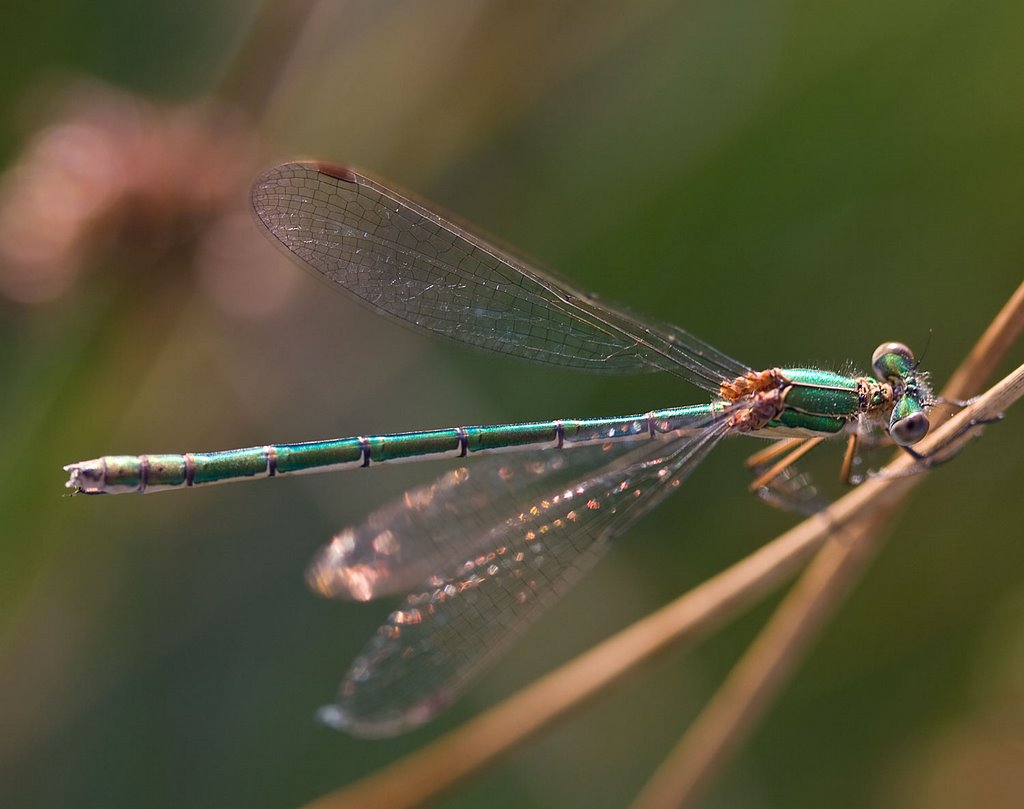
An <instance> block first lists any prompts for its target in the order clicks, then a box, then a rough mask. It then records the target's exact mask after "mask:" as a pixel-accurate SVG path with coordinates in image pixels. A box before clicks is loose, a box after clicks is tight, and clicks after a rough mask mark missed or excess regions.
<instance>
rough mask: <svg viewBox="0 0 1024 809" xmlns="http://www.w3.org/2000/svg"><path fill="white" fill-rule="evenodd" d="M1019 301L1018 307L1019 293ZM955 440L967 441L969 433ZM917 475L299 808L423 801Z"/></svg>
mask: <svg viewBox="0 0 1024 809" xmlns="http://www.w3.org/2000/svg"><path fill="white" fill-rule="evenodd" d="M1019 297H1021V300H1022V301H1024V296H1019ZM1017 374H1018V379H1017V386H1018V387H1017V388H1013V387H1012V386H1010V387H1009V388H1007V389H1006V390H1004V391H1003V392H1002V394H1001V395H1000V396H998V397H994V398H989V397H986V399H984V400H979V401H978V402H976V403H975V404H974V405H973V406H972V407H971V408H968V409H967V410H965V411H962V412H961V413H960V414H958V416H957V417H956V418H954V419H952V420H951V421H950V422H949V423H947V424H946V425H943V427H942V428H940V429H938V430H936V431H935V433H934V435H933V436H932V437H931V438H930V440H938V441H941V440H943V439H944V438H945V437H948V436H951V435H954V434H956V433H957V431H958V430H960V429H962V425H964V424H966V423H967V422H968V420H969V419H970V418H971V416H972V415H973V416H975V417H978V418H986V417H990V416H992V415H994V414H995V413H998V412H1001V410H1003V409H1005V408H1006V407H1008V405H1009V404H1010V403H1011V402H1012V401H1015V400H1016V398H1019V396H1020V395H1022V394H1024V368H1022V369H1018V371H1017ZM957 395H963V394H960V393H958V394H957ZM986 401H987V402H988V404H987V405H986V404H985V402H986ZM993 407H994V408H995V410H993V409H992V408H993ZM958 425H960V426H958ZM960 440H964V441H966V440H967V436H966V435H964V436H962V437H961V439H960ZM911 466H913V461H912V460H911V459H910V458H909V456H906V455H901V456H900V457H898V458H897V459H896V460H895V461H894V462H893V463H892V464H890V465H889V467H887V469H886V471H887V472H891V473H893V474H899V473H901V472H906V471H907V470H908V469H909V468H910V467H911ZM920 478H921V476H916V477H902V478H900V477H890V478H876V479H871V480H868V481H866V482H865V483H863V484H862V485H860V486H858V487H857V488H856V489H854V490H852V491H851V492H850V493H849V494H847V495H846V496H845V497H843V498H841V499H840V500H837V501H836V502H835V503H834V504H832V506H831V507H829V508H828V509H827V510H826V511H824V512H821V513H819V514H816V515H814V516H812V517H810V518H808V519H806V520H804V521H803V522H801V523H800V524H799V525H797V526H795V527H794V528H792V529H790V530H789V531H787V532H786V533H784V534H782V535H781V536H779V537H778V538H776V539H775V540H773V541H772V542H770V543H768V544H767V545H765V546H763V547H762V548H760V549H759V550H758V551H756V552H754V553H753V554H751V555H750V556H748V557H747V558H745V559H743V560H742V561H740V562H738V563H736V564H735V565H733V566H732V567H730V568H728V569H727V570H725V571H723V572H722V573H720V574H719V575H717V576H715V577H713V578H711V579H708V580H707V581H706V582H704V583H703V584H701V585H700V586H699V587H696V588H695V589H693V590H692V591H690V592H689V593H687V594H685V595H683V596H681V597H680V598H678V599H676V600H675V601H673V602H672V603H670V604H668V605H667V606H665V607H663V608H662V609H660V610H658V611H657V612H654V613H652V614H651V615H649V616H647V617H646V618H644V619H642V620H640V621H638V622H637V623H635V624H633V625H632V626H630V627H628V628H627V629H625V630H623V631H621V632H619V633H618V634H616V635H614V636H613V637H611V638H609V639H608V640H606V641H604V642H603V643H601V644H599V645H598V646H596V647H594V648H593V649H592V650H590V651H589V652H586V653H584V654H583V655H580V656H579V657H577V658H576V659H574V660H572V661H570V662H569V663H567V664H565V665H564V666H562V667H561V668H559V669H557V670H556V671H553V672H552V673H550V674H548V675H547V676H545V677H543V678H541V679H540V680H537V681H536V682H534V683H532V684H531V685H529V686H527V687H526V688H524V689H523V690H521V691H520V692H518V693H517V694H514V695H513V696H512V697H510V698H508V699H507V700H505V701H504V702H503V703H501V704H499V705H497V706H495V707H494V708H492V709H490V710H489V711H486V712H485V713H482V714H480V715H479V716H477V717H476V718H474V719H472V720H471V721H469V722H467V723H466V724H464V725H463V726H461V727H460V728H457V729H456V730H454V731H452V732H451V733H449V734H447V735H446V736H444V737H442V738H440V739H438V740H437V741H435V742H433V743H432V744H430V745H428V746H426V747H424V748H422V749H420V750H418V751H416V752H414V753H412V754H410V755H408V756H406V757H405V758H403V759H400V760H399V761H397V762H395V763H393V764H391V765H389V766H387V767H385V768H382V769H381V770H378V771H377V772H375V773H373V774H371V775H369V776H367V777H366V778H364V779H362V780H360V781H358V782H356V783H354V784H352V785H351V786H349V787H346V788H343V789H340V790H338V791H336V792H332V793H329V794H327V795H324V796H323V797H321V798H319V799H317V800H315V801H313V802H312V803H309V804H307V805H306V807H305V809H344V808H345V807H358V808H359V809H364V807H367V806H373V807H376V808H377V809H400V808H401V807H413V806H421V805H423V804H425V803H426V802H428V801H430V800H431V799H433V798H436V797H437V796H438V795H440V794H441V793H443V792H445V791H447V790H450V789H452V788H453V787H454V786H455V785H456V784H458V783H459V782H460V781H462V780H464V779H465V778H467V777H469V776H471V775H473V774H474V773H476V772H477V771H478V770H480V769H481V768H483V767H484V766H486V765H487V764H488V763H490V762H491V761H493V760H494V759H496V758H498V757H499V756H501V755H503V754H506V753H508V752H509V751H510V750H511V749H513V748H514V747H515V746H516V745H518V744H522V743H524V742H525V741H527V740H528V739H529V738H531V737H532V736H533V735H534V734H536V733H538V732H539V731H540V730H542V729H543V728H544V727H545V726H546V725H547V724H549V723H550V722H553V721H555V720H556V719H558V718H559V717H561V716H563V715H565V714H566V713H568V712H569V711H571V710H573V709H575V708H578V707H579V706H581V705H582V704H584V703H585V702H587V701H588V700H590V699H592V698H594V697H595V696H596V695H597V694H598V693H599V692H600V691H602V690H604V689H605V688H608V687H609V686H611V685H613V684H614V683H615V682H617V681H618V680H619V679H621V678H622V677H623V676H624V675H625V674H626V673H627V672H629V671H630V670H632V669H634V668H636V667H637V665H638V664H639V663H641V662H643V661H645V660H648V659H649V658H651V657H652V656H654V655H655V654H657V653H658V652H660V651H663V650H664V649H666V648H667V647H670V646H676V645H678V644H679V643H681V642H684V641H692V640H694V639H696V638H698V637H699V636H701V635H704V634H707V633H709V632H710V631H711V630H713V629H714V628H715V627H717V626H719V625H720V624H722V623H724V622H725V621H726V620H727V619H729V618H730V617H732V616H734V615H736V614H738V613H739V612H741V611H742V610H743V609H745V608H746V607H747V606H749V605H750V604H752V603H754V602H756V601H757V600H759V599H760V598H761V597H762V596H763V595H765V594H766V593H768V592H770V591H772V590H773V589H774V588H775V587H777V586H778V585H779V584H781V583H782V582H783V581H785V580H787V579H789V578H790V577H792V576H793V575H794V574H795V573H796V571H797V570H799V568H800V567H801V566H802V565H803V564H804V562H805V561H806V560H807V559H808V558H810V556H811V554H812V553H813V552H814V551H815V550H816V549H817V548H819V547H821V545H822V544H823V543H824V542H825V540H826V539H827V538H828V537H830V536H832V535H833V534H835V533H836V530H837V528H839V527H844V526H845V527H844V528H843V535H844V536H848V535H849V534H850V532H851V528H850V526H849V525H848V523H849V522H850V521H851V520H852V519H854V518H855V517H856V516H857V515H858V514H863V513H864V512H865V511H866V510H867V509H868V508H869V507H870V506H871V504H875V505H874V506H873V508H874V509H876V510H880V509H882V508H886V507H888V508H892V507H894V504H895V503H896V502H898V500H899V499H900V498H901V497H902V496H904V495H905V492H906V491H909V490H910V489H911V488H912V487H913V486H914V485H916V482H917V481H918V480H920ZM835 544H839V543H835ZM841 547H846V544H845V543H844V544H843V545H842V546H841Z"/></svg>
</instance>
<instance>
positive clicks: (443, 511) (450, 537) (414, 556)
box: [306, 413, 711, 601]
mask: <svg viewBox="0 0 1024 809" xmlns="http://www.w3.org/2000/svg"><path fill="white" fill-rule="evenodd" d="M710 423H711V419H709V416H708V415H707V413H695V414H694V415H693V417H692V420H691V421H690V423H689V424H686V425H684V426H680V430H685V431H686V432H687V433H701V432H703V431H704V430H706V429H707V428H708V426H709V424H710ZM664 438H665V440H668V439H669V438H670V436H665V437H664ZM650 441H651V439H650V438H649V437H648V435H647V434H646V433H644V434H642V435H640V436H637V437H636V438H635V439H634V440H626V439H624V438H621V437H620V438H617V439H616V440H614V441H605V442H603V443H600V444H590V445H586V446H571V445H567V446H566V447H565V448H564V449H562V450H557V449H553V448H552V449H548V450H544V451H531V452H526V453H516V454H511V453H497V454H494V455H485V456H483V457H478V458H466V459H465V460H464V462H463V463H462V464H461V465H460V466H458V467H456V468H454V469H452V470H451V471H449V472H448V473H446V474H444V475H442V476H441V477H439V478H438V479H437V480H435V481H433V482H432V483H429V484H426V485H424V486H419V487H417V488H415V489H410V490H409V491H408V492H406V493H405V494H403V495H402V496H401V497H400V498H399V499H397V500H395V501H393V502H392V503H389V504H388V505H385V506H384V507H382V508H380V509H378V510H376V511H375V512H373V513H372V514H370V515H369V516H368V517H367V518H366V519H365V520H363V522H362V523H360V524H359V525H356V526H353V527H349V528H345V529H344V530H343V531H341V532H339V533H338V534H336V535H335V536H334V538H333V539H332V540H331V542H330V543H328V544H327V545H326V546H324V547H323V548H322V549H321V550H320V552H319V553H318V554H317V556H316V557H315V559H314V560H313V562H312V564H311V565H310V567H309V570H308V572H307V575H306V578H307V581H308V582H309V585H310V587H311V588H312V589H313V590H315V591H316V592H318V593H319V594H320V595H323V596H327V597H330V598H343V599H353V600H356V601H367V600H369V599H371V598H378V597H380V596H384V595H405V594H406V593H408V592H409V591H410V590H412V589H413V588H415V587H418V586H419V585H421V584H422V583H423V582H424V581H425V580H426V579H427V578H428V577H430V576H432V575H436V574H437V573H438V572H439V571H444V570H447V569H448V567H449V566H450V565H451V564H452V562H453V561H454V562H455V563H457V564H462V563H463V562H465V560H466V559H471V558H474V557H475V556H476V555H477V553H478V552H479V551H480V550H481V549H483V550H485V551H486V550H490V549H491V548H495V547H497V546H499V545H501V544H502V542H503V541H504V539H503V537H504V535H505V533H507V532H508V530H510V529H509V526H507V525H506V522H507V520H508V519H509V518H512V517H515V516H516V515H514V514H511V513H509V510H510V509H511V508H512V505H511V504H522V503H528V504H535V503H544V502H546V499H548V498H550V497H551V494H552V492H560V491H563V490H564V489H565V488H566V487H568V486H570V485H571V484H573V483H574V482H578V479H579V478H580V477H581V476H582V475H583V474H584V472H586V471H588V470H594V469H599V468H607V467H608V466H609V464H612V463H614V462H615V461H616V460H617V459H619V458H622V457H623V456H624V455H626V454H627V453H628V452H630V451H635V450H636V449H637V444H638V442H639V443H640V444H643V445H644V446H645V448H646V449H647V450H648V451H650V446H649V445H650ZM659 443H662V444H663V443H664V441H662V442H659Z"/></svg>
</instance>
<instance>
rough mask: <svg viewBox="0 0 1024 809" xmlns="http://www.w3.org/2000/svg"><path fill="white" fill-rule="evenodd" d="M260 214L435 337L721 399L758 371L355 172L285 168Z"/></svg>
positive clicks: (291, 241) (350, 288) (261, 199)
mask: <svg viewBox="0 0 1024 809" xmlns="http://www.w3.org/2000/svg"><path fill="white" fill-rule="evenodd" d="M252 204H253V208H254V210H255V212H256V216H257V217H258V219H259V221H260V223H261V224H262V225H263V227H265V228H266V230H267V231H268V233H269V234H270V235H271V236H272V237H273V240H274V241H275V242H276V243H278V244H279V245H280V246H282V247H283V248H284V249H285V250H287V251H288V252H289V253H290V254H291V255H292V256H293V257H295V258H297V259H298V260H299V261H300V262H301V263H302V264H303V265H304V266H305V267H307V268H308V269H310V270H312V271H314V272H315V273H316V274H318V275H319V276H321V277H323V278H325V279H327V280H328V281H331V282H333V283H334V284H336V285H337V286H338V287H340V288H342V289H344V290H345V291H346V292H348V293H349V294H351V295H353V296H354V297H356V298H357V299H359V300H360V301H362V302H364V303H366V304H368V305H370V306H372V307H374V308H375V309H377V310H379V311H381V312H383V313H385V314H387V315H390V316H391V317H394V318H397V319H398V320H400V321H402V322H403V323H406V324H408V325H411V326H413V327H415V328H418V329H421V330H423V331H426V332H429V333H431V334H434V335H439V336H442V337H447V338H450V339H453V340H457V341H459V342H461V343H465V344H468V345H472V346H475V347H478V348H484V349H488V350H491V351H498V352H501V353H504V354H509V355H512V356H515V357H520V358H522V359H527V360H531V361H534V362H540V363H547V364H552V365H558V366H564V367H571V368H579V369H585V370H591V371H598V372H604V373H637V372H647V371H654V370H660V371H667V372H669V373H672V374H675V375H676V376H680V377H682V378H684V379H686V380H688V381H689V382H691V383H693V384H694V385H697V386H698V387H701V388H703V389H705V390H709V391H715V392H717V390H718V387H719V383H720V382H721V381H722V380H723V379H726V378H732V377H735V376H739V375H740V374H743V373H745V372H746V371H747V370H749V368H747V366H745V365H743V364H742V363H740V362H737V361H736V360H733V359H731V358H730V357H728V356H726V355H725V354H723V353H722V352H720V351H717V350H716V349H714V348H712V347H711V346H709V345H707V344H706V343H704V342H702V341H701V340H698V339H697V338H695V337H693V336H692V335H690V334H689V333H687V332H685V331H683V330H682V329H679V328H676V327H671V328H664V327H661V326H658V325H654V324H652V323H645V322H643V321H641V320H640V319H638V318H636V317H635V316H632V315H630V314H628V313H626V312H623V311H619V310H615V309H612V308H610V307H607V306H604V305H603V304H599V303H598V302H597V301H596V300H594V299H593V297H591V296H587V295H585V294H582V293H580V292H577V291H575V290H573V289H571V288H570V287H569V286H567V285H566V284H564V283H562V282H560V281H556V280H554V279H553V278H551V277H550V276H548V275H545V274H543V273H541V272H539V271H538V270H535V269H532V268H530V267H528V266H527V265H526V264H525V263H524V262H522V261H520V260H519V259H517V258H515V257H513V256H512V255H511V254H510V253H509V252H507V251H505V250H502V249H500V248H498V247H497V246H495V245H494V244H493V243H491V242H490V241H488V240H486V239H484V238H483V237H481V236H479V235H476V234H474V233H472V232H470V231H469V230H468V229H467V228H466V227H464V226H461V225H457V224H455V223H454V222H452V221H451V219H450V218H448V217H445V216H442V215H441V214H439V213H437V212H435V211H432V210H430V209H429V208H428V207H427V206H425V205H424V204H422V203H420V202H416V201H413V200H412V199H409V198H408V197H406V196H405V195H403V194H400V193H398V192H397V191H395V190H393V189H391V188H388V187H386V186H384V185H382V184H380V183H378V182H376V181H374V180H372V179H370V178H368V177H366V176H364V175H362V174H360V173H358V172H356V171H354V170H353V169H350V168H346V167H342V166H334V165H330V164H326V163H286V164H284V165H281V166H278V167H276V168H274V169H271V170H270V171H269V172H267V173H266V174H264V175H263V176H262V177H260V178H259V179H258V180H257V181H256V183H255V185H254V186H253V190H252Z"/></svg>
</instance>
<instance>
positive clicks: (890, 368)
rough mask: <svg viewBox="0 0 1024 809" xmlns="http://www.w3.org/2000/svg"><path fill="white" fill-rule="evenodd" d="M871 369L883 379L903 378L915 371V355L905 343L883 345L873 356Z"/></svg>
mask: <svg viewBox="0 0 1024 809" xmlns="http://www.w3.org/2000/svg"><path fill="white" fill-rule="evenodd" d="M871 367H872V368H874V369H875V374H876V375H877V376H878V377H879V378H881V379H892V378H893V377H900V378H903V377H905V376H906V375H907V374H909V373H910V372H911V371H913V370H914V353H913V352H912V351H911V350H910V349H909V348H907V347H906V346H905V345H903V343H882V344H881V345H880V346H879V347H878V348H876V349H875V353H874V354H872V355H871Z"/></svg>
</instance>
